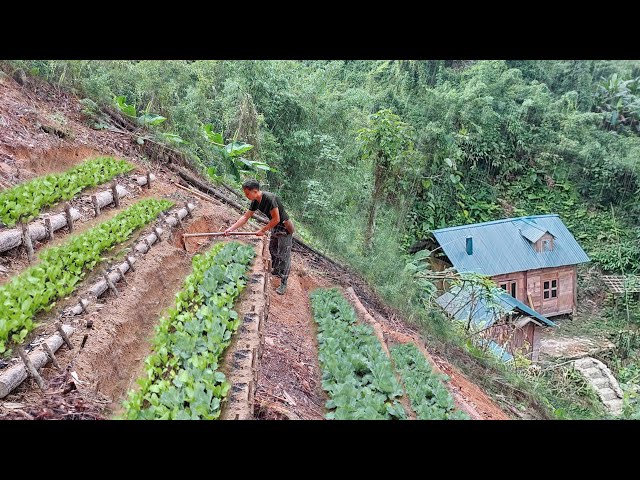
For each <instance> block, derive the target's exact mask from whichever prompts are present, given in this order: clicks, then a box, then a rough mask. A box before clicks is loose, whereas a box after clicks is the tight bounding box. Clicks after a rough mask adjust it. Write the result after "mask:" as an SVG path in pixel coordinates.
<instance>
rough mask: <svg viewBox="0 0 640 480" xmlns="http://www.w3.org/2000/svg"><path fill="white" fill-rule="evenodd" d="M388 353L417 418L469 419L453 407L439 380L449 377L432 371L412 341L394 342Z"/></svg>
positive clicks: (449, 395) (446, 391) (451, 399)
mask: <svg viewBox="0 0 640 480" xmlns="http://www.w3.org/2000/svg"><path fill="white" fill-rule="evenodd" d="M391 356H392V357H393V361H394V362H395V364H396V369H397V370H398V372H399V373H400V376H401V377H402V382H403V383H404V388H405V390H406V392H407V395H408V396H409V400H410V401H411V407H412V408H413V410H414V411H415V412H416V415H417V417H418V420H468V419H469V416H468V415H467V414H465V413H464V412H461V411H459V410H456V409H455V403H454V401H453V398H452V397H451V394H450V393H449V391H448V390H447V389H446V387H445V386H444V385H443V384H442V382H443V381H447V380H448V379H449V378H448V377H447V376H446V375H438V374H436V373H434V372H433V369H432V368H431V365H429V363H428V362H427V360H426V359H425V358H424V355H422V353H421V352H420V350H418V348H417V347H416V346H415V345H414V344H412V343H407V344H404V345H394V346H393V347H392V348H391Z"/></svg>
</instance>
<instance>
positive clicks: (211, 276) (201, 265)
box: [124, 242, 255, 420]
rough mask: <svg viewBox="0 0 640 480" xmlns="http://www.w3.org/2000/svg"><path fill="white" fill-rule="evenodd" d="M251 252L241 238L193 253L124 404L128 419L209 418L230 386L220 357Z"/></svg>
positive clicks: (235, 320) (233, 328) (233, 324)
mask: <svg viewBox="0 0 640 480" xmlns="http://www.w3.org/2000/svg"><path fill="white" fill-rule="evenodd" d="M254 256H255V251H254V249H253V247H252V246H251V245H245V244H241V243H239V242H230V243H227V244H222V243H219V244H217V245H214V246H213V247H212V248H211V250H209V251H208V252H207V253H206V254H204V255H196V256H194V257H193V272H192V273H191V275H189V276H188V277H187V278H186V279H185V283H184V287H183V289H182V290H181V291H180V292H178V294H177V295H176V308H175V309H171V310H170V311H169V314H168V316H166V317H164V318H162V319H161V320H160V324H159V325H158V327H157V328H156V335H155V338H154V340H153V345H154V348H153V349H154V353H153V354H152V355H150V356H149V357H148V358H147V359H146V360H145V365H146V377H144V378H142V379H140V380H138V384H139V385H140V389H139V390H137V391H134V390H132V391H130V392H129V395H128V399H127V400H125V402H124V407H125V413H124V418H127V419H164V420H169V419H176V420H190V419H193V420H198V419H203V420H212V419H216V418H218V417H219V415H220V406H221V401H222V400H223V399H224V398H225V396H226V395H227V392H228V391H229V388H230V387H231V385H230V384H229V382H227V381H226V379H225V375H224V373H222V372H220V371H217V369H218V361H219V359H220V356H221V355H222V353H223V352H224V350H225V348H226V347H227V346H228V345H229V344H230V343H231V336H232V335H233V333H234V332H235V331H236V330H237V328H238V326H239V324H240V320H239V319H238V314H237V313H236V312H235V311H234V310H232V307H233V303H234V302H235V299H236V298H237V297H238V295H239V294H240V292H241V291H242V290H243V289H244V287H245V285H246V282H247V278H246V272H247V270H248V267H249V265H250V264H251V261H252V259H253V257H254Z"/></svg>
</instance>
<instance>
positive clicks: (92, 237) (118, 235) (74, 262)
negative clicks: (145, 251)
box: [0, 199, 173, 353]
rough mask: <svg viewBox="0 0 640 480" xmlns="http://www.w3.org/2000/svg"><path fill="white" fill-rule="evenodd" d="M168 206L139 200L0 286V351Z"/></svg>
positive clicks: (44, 254) (22, 335)
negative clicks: (106, 254)
mask: <svg viewBox="0 0 640 480" xmlns="http://www.w3.org/2000/svg"><path fill="white" fill-rule="evenodd" d="M171 205H173V202H170V201H168V200H156V199H146V200H142V201H140V202H138V203H136V204H134V205H132V206H131V207H129V208H128V209H126V210H125V211H123V212H121V213H119V214H118V215H116V216H115V217H113V218H112V219H111V220H109V221H106V222H103V223H101V224H100V225H98V226H96V227H94V228H92V229H90V230H87V231H86V232H83V233H81V234H78V235H74V236H73V237H71V238H70V239H69V240H67V241H66V242H65V243H64V244H63V245H61V246H59V247H51V248H48V249H46V250H43V251H42V252H41V253H40V255H39V256H40V262H39V263H38V264H37V265H34V266H33V267H31V268H28V269H27V270H25V271H24V272H22V273H21V274H20V275H18V276H17V277H14V278H13V279H12V280H11V281H10V282H8V283H6V284H4V285H2V286H0V353H3V352H4V351H5V350H6V348H7V343H8V342H9V340H10V341H13V342H16V343H19V342H21V341H22V340H24V338H25V337H26V336H27V335H28V334H29V332H30V331H31V330H33V329H34V328H35V327H36V326H37V325H36V324H35V323H34V321H33V316H34V315H35V314H36V313H38V312H39V311H41V310H44V311H48V310H50V309H51V308H53V307H54V306H55V301H56V300H57V299H58V298H61V297H64V296H65V295H68V294H69V293H71V292H73V290H74V289H75V287H76V285H77V284H78V283H79V282H80V281H81V280H82V279H83V278H84V277H85V275H86V274H87V272H88V271H89V270H91V269H92V268H93V267H94V266H95V265H96V264H97V263H98V262H99V261H100V260H101V254H102V253H103V252H104V251H105V250H107V249H109V248H111V247H112V246H114V245H116V244H118V243H120V242H123V241H124V240H126V239H127V238H129V237H130V236H131V234H132V233H133V231H134V230H135V229H137V228H139V227H142V226H143V225H146V224H147V223H149V222H150V221H151V220H153V219H154V218H155V217H156V216H157V215H158V213H160V212H161V211H163V210H166V209H167V208H169V207H170V206H171Z"/></svg>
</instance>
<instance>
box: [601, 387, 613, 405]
mask: <svg viewBox="0 0 640 480" xmlns="http://www.w3.org/2000/svg"><path fill="white" fill-rule="evenodd" d="M598 395H600V398H601V399H602V401H603V402H605V401H607V400H615V399H616V398H618V396H617V395H616V392H614V391H613V390H612V389H610V388H603V389H602V390H598Z"/></svg>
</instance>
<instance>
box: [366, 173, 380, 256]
mask: <svg viewBox="0 0 640 480" xmlns="http://www.w3.org/2000/svg"><path fill="white" fill-rule="evenodd" d="M382 174H383V172H382V166H381V165H380V163H379V162H376V170H375V174H374V177H375V178H374V182H373V194H372V195H371V205H370V207H369V218H368V219H367V230H366V232H365V234H364V247H365V249H366V250H369V249H371V239H372V238H373V227H374V225H375V221H376V206H377V204H378V201H379V200H380V192H381V190H382Z"/></svg>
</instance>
